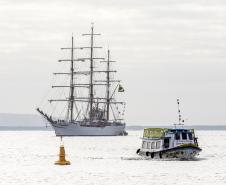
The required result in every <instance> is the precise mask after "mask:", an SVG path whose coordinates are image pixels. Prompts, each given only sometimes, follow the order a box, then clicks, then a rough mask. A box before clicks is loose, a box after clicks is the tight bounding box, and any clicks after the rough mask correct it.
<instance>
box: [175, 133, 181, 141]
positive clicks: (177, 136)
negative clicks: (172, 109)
mask: <svg viewBox="0 0 226 185" xmlns="http://www.w3.org/2000/svg"><path fill="white" fill-rule="evenodd" d="M175 139H176V140H180V133H178V132H177V133H176V134H175Z"/></svg>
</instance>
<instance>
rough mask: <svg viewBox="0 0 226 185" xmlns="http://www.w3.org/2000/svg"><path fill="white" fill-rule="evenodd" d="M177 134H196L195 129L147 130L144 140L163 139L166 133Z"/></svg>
mask: <svg viewBox="0 0 226 185" xmlns="http://www.w3.org/2000/svg"><path fill="white" fill-rule="evenodd" d="M169 132H172V133H176V132H192V133H194V129H184V128H173V129H169V128H145V129H144V134H143V138H153V139H157V138H163V137H164V136H165V134H166V133H169Z"/></svg>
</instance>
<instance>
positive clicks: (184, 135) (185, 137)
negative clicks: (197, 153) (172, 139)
mask: <svg viewBox="0 0 226 185" xmlns="http://www.w3.org/2000/svg"><path fill="white" fill-rule="evenodd" d="M182 139H183V140H187V133H186V132H182Z"/></svg>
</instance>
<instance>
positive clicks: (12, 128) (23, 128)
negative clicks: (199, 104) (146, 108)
mask: <svg viewBox="0 0 226 185" xmlns="http://www.w3.org/2000/svg"><path fill="white" fill-rule="evenodd" d="M148 127H149V128H156V127H157V128H170V126H159V125H156V126H153V125H151V126H148V125H147V126H127V127H126V130H130V131H132V130H143V129H144V128H148ZM184 128H193V129H195V130H226V125H225V126H224V125H216V126H211V125H193V126H192V125H191V126H184ZM51 130H52V131H53V129H52V128H51V127H50V126H48V127H44V126H40V127H37V126H36V127H26V126H0V131H51Z"/></svg>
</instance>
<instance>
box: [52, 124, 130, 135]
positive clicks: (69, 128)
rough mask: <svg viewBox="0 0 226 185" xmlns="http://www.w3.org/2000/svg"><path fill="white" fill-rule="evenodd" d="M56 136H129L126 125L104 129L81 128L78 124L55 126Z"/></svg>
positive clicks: (110, 126) (105, 127)
mask: <svg viewBox="0 0 226 185" xmlns="http://www.w3.org/2000/svg"><path fill="white" fill-rule="evenodd" d="M51 125H52V127H53V129H54V130H55V133H56V136H120V135H127V133H126V131H125V125H124V124H122V125H109V126H104V127H94V126H80V125H78V124H65V125H59V124H53V123H51Z"/></svg>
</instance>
